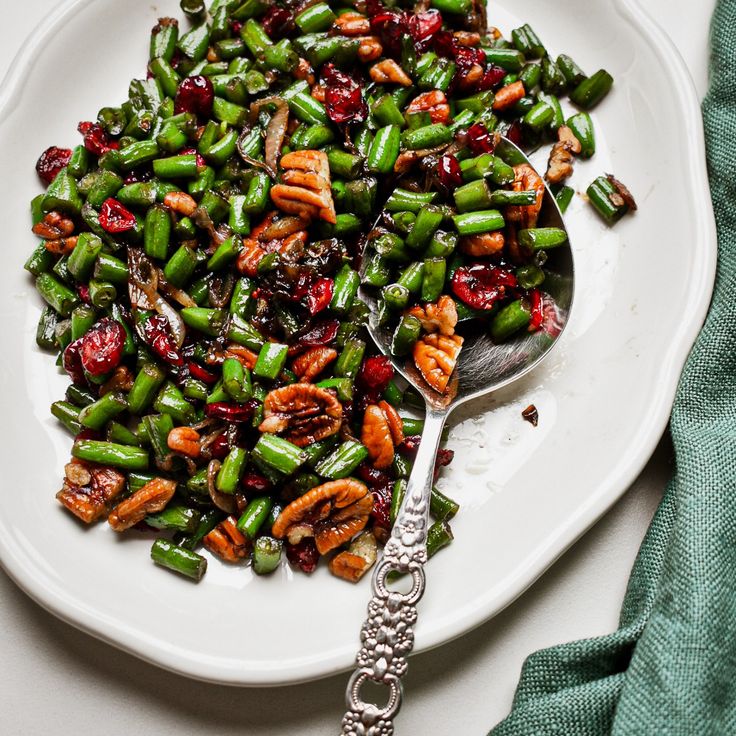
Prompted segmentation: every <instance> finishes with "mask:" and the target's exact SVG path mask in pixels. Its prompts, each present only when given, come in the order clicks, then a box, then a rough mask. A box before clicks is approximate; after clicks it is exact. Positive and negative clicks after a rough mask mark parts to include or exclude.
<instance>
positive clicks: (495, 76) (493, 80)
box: [476, 65, 508, 90]
mask: <svg viewBox="0 0 736 736" xmlns="http://www.w3.org/2000/svg"><path fill="white" fill-rule="evenodd" d="M506 74H508V72H507V71H506V70H505V69H503V68H502V67H500V66H495V65H491V66H489V67H488V69H486V70H485V72H484V73H483V78H482V79H481V80H480V81H479V82H478V84H477V85H476V86H477V89H478V90H486V89H493V88H494V87H498V85H499V84H501V82H502V81H503V78H504V77H505V76H506Z"/></svg>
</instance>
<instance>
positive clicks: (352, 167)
mask: <svg viewBox="0 0 736 736" xmlns="http://www.w3.org/2000/svg"><path fill="white" fill-rule="evenodd" d="M327 161H328V163H329V164H330V172H331V173H332V174H333V175H334V176H339V177H341V178H343V179H355V177H356V176H358V174H359V173H360V167H361V163H362V161H361V158H360V156H356V155H355V154H352V153H348V152H347V151H342V150H340V149H339V148H335V149H333V150H331V151H328V152H327Z"/></svg>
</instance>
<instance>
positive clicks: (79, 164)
mask: <svg viewBox="0 0 736 736" xmlns="http://www.w3.org/2000/svg"><path fill="white" fill-rule="evenodd" d="M89 158H90V157H89V151H88V150H87V149H86V148H85V147H84V146H76V147H75V148H74V149H72V155H71V158H70V159H69V163H68V164H67V169H68V170H69V173H70V174H71V175H72V176H73V177H74V178H75V179H81V178H82V177H83V176H84V175H85V174H86V173H87V171H88V170H89V163H90V161H89Z"/></svg>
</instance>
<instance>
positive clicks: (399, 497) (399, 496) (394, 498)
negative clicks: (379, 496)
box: [389, 478, 407, 526]
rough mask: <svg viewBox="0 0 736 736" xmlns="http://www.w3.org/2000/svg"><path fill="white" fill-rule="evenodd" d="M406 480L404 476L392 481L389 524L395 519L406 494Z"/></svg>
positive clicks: (392, 523)
mask: <svg viewBox="0 0 736 736" xmlns="http://www.w3.org/2000/svg"><path fill="white" fill-rule="evenodd" d="M406 487H407V480H406V478H399V479H398V480H396V481H394V487H393V492H392V493H391V508H390V511H389V518H390V519H391V526H393V525H394V523H395V522H396V519H397V518H398V516H399V509H400V508H401V504H402V503H403V501H404V496H406Z"/></svg>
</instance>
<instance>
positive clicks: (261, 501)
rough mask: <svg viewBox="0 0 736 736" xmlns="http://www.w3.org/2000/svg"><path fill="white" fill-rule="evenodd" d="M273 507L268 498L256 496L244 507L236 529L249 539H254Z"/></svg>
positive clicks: (271, 500)
mask: <svg viewBox="0 0 736 736" xmlns="http://www.w3.org/2000/svg"><path fill="white" fill-rule="evenodd" d="M272 506H273V499H272V498H271V497H270V496H258V497H257V498H254V499H253V500H252V501H251V502H250V503H249V504H248V505H247V506H246V507H245V511H243V513H242V514H241V516H240V518H239V519H238V523H237V527H238V529H240V531H241V532H243V533H244V534H245V536H246V537H248V538H249V539H251V540H252V539H255V538H256V535H257V534H258V532H259V530H260V528H261V527H262V526H263V522H264V521H266V519H267V518H268V515H269V513H270V511H271V507H272Z"/></svg>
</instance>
